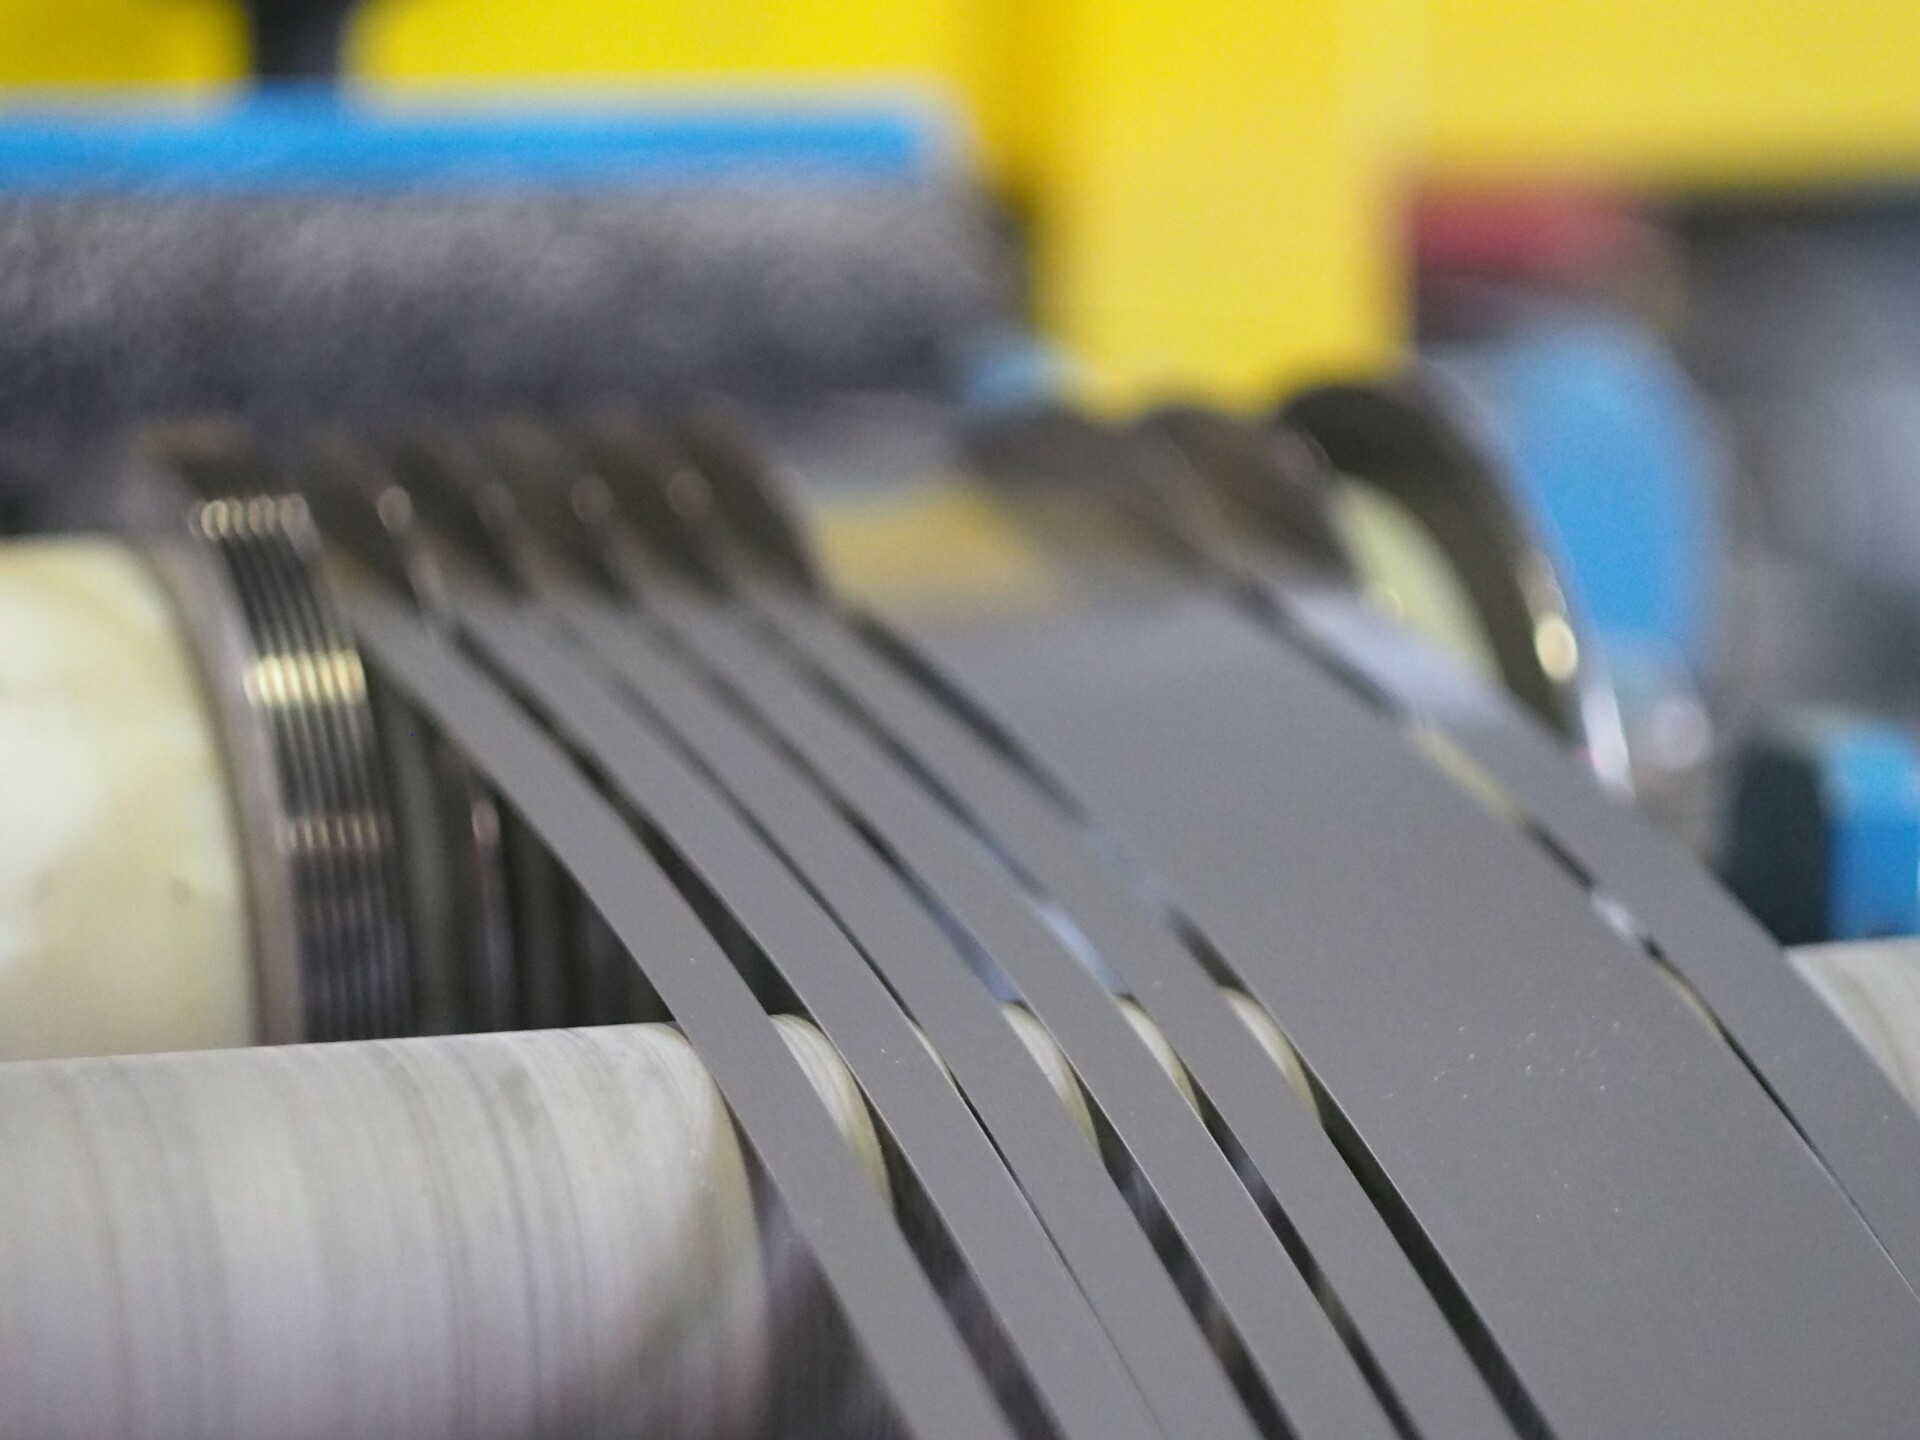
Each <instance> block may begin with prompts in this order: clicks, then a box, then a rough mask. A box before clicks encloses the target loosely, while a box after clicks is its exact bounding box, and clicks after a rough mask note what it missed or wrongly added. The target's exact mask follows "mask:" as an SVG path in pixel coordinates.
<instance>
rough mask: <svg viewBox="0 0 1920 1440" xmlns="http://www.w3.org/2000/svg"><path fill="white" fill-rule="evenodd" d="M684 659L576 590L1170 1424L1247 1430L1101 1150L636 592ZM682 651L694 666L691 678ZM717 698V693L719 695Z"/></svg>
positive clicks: (980, 996) (628, 676)
mask: <svg viewBox="0 0 1920 1440" xmlns="http://www.w3.org/2000/svg"><path fill="white" fill-rule="evenodd" d="M647 599H648V602H649V605H650V606H651V607H652V610H651V614H652V617H653V619H654V620H655V621H656V622H662V621H663V622H664V623H665V625H666V628H667V634H668V637H669V639H670V641H671V643H672V647H673V649H674V650H675V651H676V652H677V654H678V656H679V658H678V659H675V660H669V659H668V658H667V654H666V651H665V650H664V649H663V648H662V647H661V646H659V645H657V644H656V643H655V641H654V640H653V639H652V637H650V636H649V635H648V634H647V633H645V632H644V631H643V630H642V628H641V626H640V624H639V623H638V621H639V615H638V614H637V613H636V612H632V611H622V610H619V609H616V608H613V607H610V606H606V605H596V604H591V603H586V602H578V603H575V604H573V605H571V606H569V607H568V608H567V611H566V614H567V619H568V622H569V624H570V625H571V626H572V627H573V628H574V629H575V630H576V632H577V633H578V634H579V635H580V636H581V638H582V639H583V640H584V641H585V642H586V643H587V644H588V645H589V646H590V648H591V649H592V650H593V651H594V652H595V653H597V654H598V655H599V656H600V657H601V658H602V659H603V660H604V661H605V662H606V663H607V665H608V667H609V668H610V669H611V670H612V671H613V673H615V674H616V675H618V676H619V677H620V679H621V680H622V681H623V682H624V683H625V684H627V685H628V686H630V687H631V688H632V690H633V692H634V693H635V694H636V695H639V696H642V697H644V698H645V700H646V702H647V703H648V704H649V705H650V706H652V707H654V708H655V709H656V710H657V711H658V713H659V714H660V715H661V716H662V717H663V719H664V720H665V721H666V723H667V724H669V725H670V726H671V727H672V728H673V729H674V730H675V731H676V732H677V733H678V735H679V736H680V738H681V740H682V741H683V743H685V744H686V745H687V746H688V747H689V748H690V749H692V750H693V751H694V752H696V753H697V754H698V755H699V756H700V757H701V759H702V760H703V762H704V764H705V766H706V768H707V769H708V770H709V771H710V772H711V773H712V774H714V775H715V776H719V777H724V781H725V784H726V785H727V787H728V789H729V790H730V792H731V794H732V795H733V797H734V799H735V801H736V803H737V804H739V805H740V807H741V808H742V809H743V810H745V811H747V812H749V813H750V814H751V815H752V816H753V817H754V819H755V822H756V824H757V825H758V826H759V827H760V829H761V831H762V833H763V835H764V836H765V838H766V840H767V842H768V843H769V844H770V845H771V846H772V847H773V848H775V849H776V850H778V851H779V852H780V853H781V854H782V855H783V856H784V857H785V858H786V860H787V861H788V863H789V864H790V865H792V866H793V867H794V869H795V870H796V872H797V873H799V874H801V875H802V876H803V877H804V878H805V879H806V880H807V882H808V884H809V886H810V888H811V889H812V891H813V892H814V894H815V895H816V896H818V897H819V898H820V900H821V903H822V904H823V905H825V906H826V907H827V908H828V909H829V910H830V911H831V912H832V913H833V915H834V916H835V918H836V919H837V920H838V921H839V923H840V924H841V925H842V927H843V928H844V929H845V930H846V931H847V932H848V934H849V935H850V936H851V937H852V938H853V939H854V940H855V942H856V943H857V944H858V945H859V946H860V948H861V950H862V952H863V953H864V954H865V955H866V957H867V959H868V961H869V963H871V964H872V965H873V966H874V967H875V968H876V969H877V970H878V971H879V973H880V974H881V976H882V977H883V978H884V979H885V980H886V981H887V983H888V985H889V986H891V987H892V988H893V990H894V991H895V993H896V994H898V995H899V996H900V997H901V1000H902V1003H904V1004H905V1006H906V1007H907V1009H908V1010H909V1011H910V1012H911V1013H912V1014H913V1016H914V1018H915V1019H916V1021H917V1022H918V1023H919V1025H920V1026H921V1028H922V1029H923V1030H924V1031H925V1032H926V1034H927V1037H928V1039H929V1040H930V1041H931V1042H932V1044H933V1046H934V1048H935V1049H936V1050H937V1051H938V1052H939V1054H940V1056H941V1058H942V1059H943V1060H944V1061H945V1063H946V1064H947V1066H948V1067H949V1068H950V1069H951V1070H952V1072H953V1075H954V1078H955V1080H956V1081H957V1082H958V1083H959V1085H960V1087H961V1089H962V1091H963V1092H964V1093H965V1094H966V1096H967V1099H968V1101H969V1102H970V1103H971V1104H972V1106H973V1107H974V1110H975V1112H976V1113H977V1114H978V1116H979V1117H980V1121H981V1123H982V1125H983V1126H984V1127H985V1128H986V1130H987V1132H988V1134H989V1135H991V1136H992V1138H993V1141H994V1144H995V1145H996V1146H997V1147H998V1149H999V1150H1000V1153H1001V1155H1002V1156H1003V1157H1004V1159H1005V1162H1006V1165H1007V1168H1008V1169H1009V1170H1010V1171H1011V1172H1012V1173H1013V1175H1014V1177H1015V1178H1016V1179H1017V1180H1018V1182H1019V1184H1020V1186H1021V1189H1022V1190H1023V1191H1025V1193H1026V1196H1027V1199H1028V1202H1029V1204H1031V1206H1032V1207H1033V1209H1034V1211H1035V1213H1036V1214H1038V1216H1039V1217H1040V1220H1041V1222H1042V1223H1043V1224H1044V1225H1045V1226H1046V1227H1047V1230H1048V1233H1049V1234H1050V1235H1051V1236H1052V1238H1053V1242H1054V1244H1055V1245H1056V1247H1058V1249H1059V1251H1060V1253H1061V1255H1062V1256H1063V1257H1064V1258H1065V1259H1066V1262H1067V1264H1068V1266H1069V1267H1070V1268H1071V1269H1072V1271H1073V1273H1074V1276H1075V1278H1076V1279H1077V1280H1078V1282H1079V1284H1080V1287H1081V1289H1082V1291H1083V1292H1084V1293H1085V1295H1086V1297H1087V1299H1088V1301H1089V1303H1090V1304H1091V1305H1092V1307H1093V1310H1094V1312H1095V1313H1096V1314H1097V1315H1098V1316H1099V1318H1100V1320H1101V1322H1102V1324H1103V1325H1104V1326H1105V1327H1106V1330H1107V1333H1108V1334H1109V1335H1110V1336H1111V1337H1112V1341H1113V1344H1114V1347H1115V1349H1116V1350H1117V1351H1118V1353H1119V1354H1120V1356H1121V1359H1122V1361H1123V1362H1124V1363H1125V1364H1126V1366H1127V1369H1128V1371H1129V1372H1130V1373H1131V1374H1132V1376H1133V1379H1134V1381H1135V1383H1136V1385H1137V1386H1138V1388H1139V1390H1140V1393H1141V1394H1142V1395H1143V1396H1144V1397H1145V1399H1146V1403H1147V1406H1148V1407H1149V1408H1150V1410H1151V1412H1152V1414H1153V1415H1154V1417H1155V1418H1156V1419H1157V1420H1158V1422H1159V1424H1160V1425H1161V1426H1162V1427H1163V1428H1164V1430H1165V1431H1166V1433H1167V1434H1169V1435H1177V1436H1189V1435H1193V1436H1198V1435H1205V1436H1209V1437H1213V1436H1219V1437H1231V1436H1241V1437H1249V1440H1250V1437H1251V1436H1252V1435H1253V1434H1254V1430H1253V1427H1252V1425H1251V1424H1250V1422H1249V1421H1248V1420H1247V1418H1246V1416H1245V1415H1244V1413H1243V1412H1242V1410H1241V1408H1240V1405H1239V1402H1238V1401H1237V1400H1236V1399H1235V1397H1234V1395H1233V1392H1232V1390H1231V1388H1230V1386H1229V1385H1228V1383H1227V1380H1226V1376H1225V1374H1224V1372H1223V1371H1222V1370H1221V1368H1220V1366H1219V1363H1218V1361H1217V1360H1216V1359H1215V1358H1214V1356H1213V1354H1212V1352H1211V1350H1210V1349H1209V1348H1208V1346H1207V1343H1206V1341H1205V1339H1204V1338H1203V1337H1202V1335H1201V1333H1200V1331H1199V1329H1198V1327H1197V1326H1196V1325H1195V1324H1194V1321H1193V1318H1192V1316H1191V1315H1190V1314H1189V1312H1188V1310H1187V1308H1186V1305H1185V1303H1184V1302H1183V1301H1182V1300H1181V1298H1180V1295H1179V1293H1178V1291H1177V1290H1175V1288H1174V1286H1173V1283H1172V1281H1171V1279H1170V1278H1169V1277H1168V1275H1167V1273H1166V1271H1165V1269H1164V1268H1163V1267H1162V1265H1161V1263H1160V1260H1159V1258H1158V1257H1157V1256H1156V1255H1155V1254H1154V1253H1153V1251H1152V1249H1151V1247H1150V1246H1149V1245H1148V1244H1147V1242H1146V1237H1145V1236H1144V1234H1143V1233H1142V1232H1141V1230H1140V1227H1139V1226H1138V1225H1137V1224H1136V1223H1135V1221H1134V1217H1133V1216H1132V1215H1131V1214H1130V1213H1129V1212H1128V1210H1127V1208H1126V1206H1125V1204H1124V1202H1123V1201H1122V1199H1121V1197H1120V1195H1119V1192H1118V1191H1117V1190H1116V1189H1115V1188H1114V1185H1113V1182H1112V1181H1111V1179H1110V1178H1109V1177H1108V1175H1107V1174H1106V1172H1105V1170H1104V1169H1103V1168H1102V1167H1101V1164H1100V1161H1099V1157H1098V1156H1097V1155H1096V1154H1095V1153H1094V1151H1093V1148H1092V1147H1091V1146H1090V1145H1088V1144H1087V1142H1086V1139H1085V1137H1084V1136H1083V1135H1082V1134H1081V1132H1080V1131H1079V1130H1078V1129H1077V1128H1076V1126H1075V1125H1074V1122H1073V1119H1072V1117H1071V1116H1070V1115H1069V1114H1068V1112H1067V1110H1066V1107H1065V1106H1063V1105H1062V1104H1061V1103H1060V1102H1059V1100H1058V1098H1057V1097H1056V1095H1055V1094H1054V1092H1053V1090H1052V1088H1051V1086H1050V1085H1049V1084H1048V1082H1047V1079H1046V1077H1045V1075H1044V1074H1043V1073H1042V1072H1041V1071H1040V1069H1039V1067H1038V1066H1037V1065H1036V1064H1035V1063H1034V1061H1033V1058H1032V1056H1031V1055H1029V1054H1028V1052H1027V1050H1026V1049H1025V1047H1024V1046H1023V1045H1022V1044H1021V1043H1020V1041H1019V1039H1018V1038H1017V1037H1016V1036H1015V1034H1014V1033H1013V1031H1012V1029H1011V1028H1010V1027H1009V1026H1008V1025H1007V1023H1006V1021H1005V1019H1004V1018H1003V1017H1002V1016H1001V1014H1000V1013H999V1011H998V1008H997V1007H996V1006H995V1004H994V1003H993V1001H992V1000H991V998H990V997H989V996H988V995H987V994H986V992H985V991H984V990H983V989H982V988H981V987H980V986H979V985H978V984H977V983H976V982H975V980H974V979H973V977H972V976H971V975H969V974H968V973H967V972H966V969H965V966H964V963H963V962H962V960H961V957H959V956H958V955H957V954H956V953H955V951H954V948H953V945H952V942H951V940H950V939H949V937H948V936H946V935H945V934H944V933H943V932H942V931H941V930H940V928H939V927H938V926H937V925H936V924H935V923H934V922H933V920H932V918H931V917H930V916H929V915H928V913H927V912H926V910H925V909H924V908H923V907H922V906H921V905H920V904H919V902H918V901H916V900H915V899H914V898H913V896H912V895H911V894H910V893H909V892H908V891H907V890H906V888H905V887H904V886H903V884H902V883H901V880H900V877H899V876H898V875H896V874H894V873H893V872H892V871H890V870H889V869H888V868H887V866H886V865H885V863H884V862H883V861H882V860H881V859H880V857H879V856H878V855H876V854H875V853H874V851H873V850H872V849H871V848H870V847H869V846H868V845H867V844H866V843H865V842H863V841H862V840H861V839H860V838H859V837H858V835H857V834H856V833H855V831H854V830H853V828H852V826H851V824H850V822H849V820H848V818H847V817H846V816H845V815H843V814H842V813H840V812H839V811H838V810H837V809H836V808H835V807H834V805H833V804H832V803H831V802H830V801H829V799H828V798H827V797H826V796H824V795H823V794H822V793H820V792H819V791H818V790H817V789H815V788H814V786H813V785H811V784H810V783H809V781H808V780H807V779H806V778H805V776H804V774H803V772H802V771H801V770H800V769H798V768H796V767H795V765H794V763H793V757H792V756H791V755H790V754H788V755H783V754H781V753H778V752H777V750H776V748H775V747H776V745H778V744H782V743H784V742H780V741H779V740H778V739H777V735H776V734H775V732H772V731H771V730H770V729H769V728H768V724H769V722H768V720H767V717H766V714H765V712H764V711H762V710H760V709H759V708H758V707H757V706H754V705H752V704H750V703H748V702H747V700H746V698H745V696H744V695H743V694H742V693H741V691H740V690H739V689H738V688H737V687H735V688H734V689H732V690H731V691H729V690H728V688H727V687H728V686H729V685H730V684H731V680H730V679H729V678H728V677H726V676H723V675H722V674H721V673H720V672H719V671H717V670H716V669H714V668H713V667H712V666H711V664H710V662H709V661H706V660H704V659H700V660H695V658H694V657H693V655H692V654H691V652H689V651H687V650H686V649H684V648H683V647H684V645H685V643H686V639H687V637H686V635H685V634H684V632H683V631H682V630H681V628H680V625H679V624H677V623H675V622H676V621H678V622H685V621H686V620H687V619H688V618H690V617H691V616H692V615H693V614H694V610H693V606H692V605H691V603H688V604H675V603H674V597H672V596H670V595H667V594H665V593H662V592H660V591H658V590H654V589H650V590H649V591H648V592H647ZM683 663H695V664H698V665H699V666H700V668H701V671H702V673H703V674H704V676H705V680H706V682H707V685H712V686H714V687H715V688H714V689H712V690H709V689H708V688H707V685H703V684H699V683H695V682H694V680H693V679H692V678H691V677H690V676H689V675H688V674H687V673H686V672H685V671H684V670H683V669H682V665H683ZM723 695H724V696H726V703H724V704H723V703H722V700H721V699H720V698H719V697H720V696H723Z"/></svg>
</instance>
